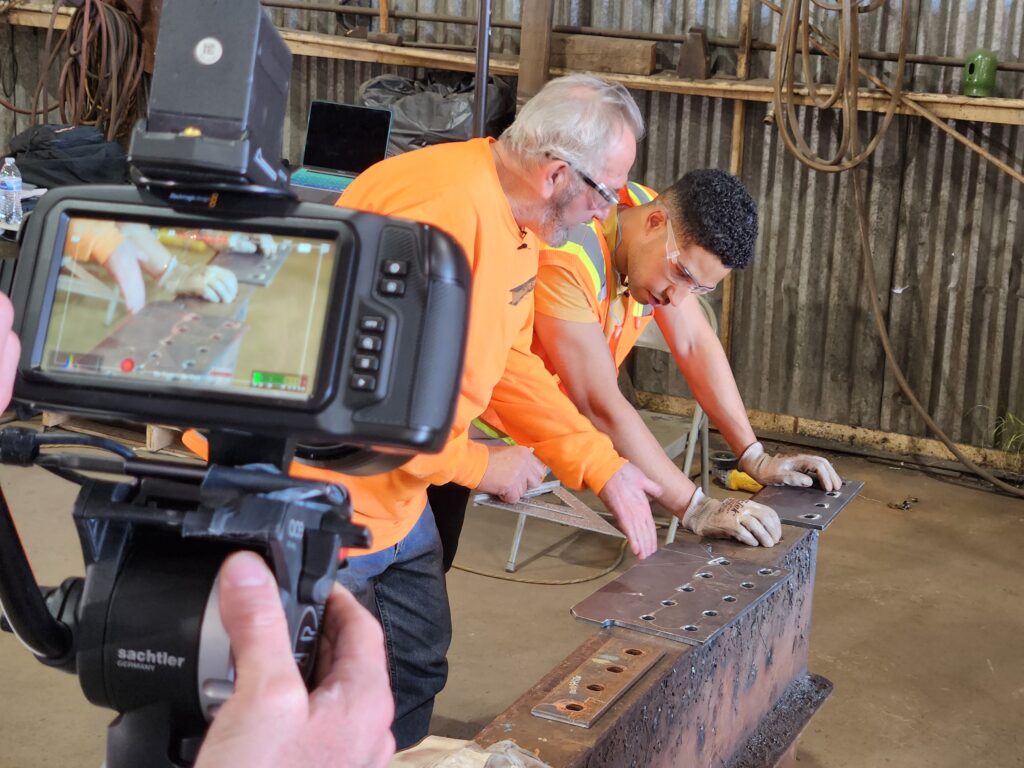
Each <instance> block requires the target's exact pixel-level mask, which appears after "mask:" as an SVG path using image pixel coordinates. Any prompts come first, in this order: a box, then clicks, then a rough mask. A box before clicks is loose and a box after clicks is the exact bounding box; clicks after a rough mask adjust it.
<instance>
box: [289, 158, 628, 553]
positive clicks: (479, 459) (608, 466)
mask: <svg viewBox="0 0 1024 768" xmlns="http://www.w3.org/2000/svg"><path fill="white" fill-rule="evenodd" d="M492 143H493V140H489V139H473V140H470V141H466V142H457V143H452V144H441V145H436V146H432V147H427V148H425V149H420V150H416V151H413V152H409V153H407V154H404V155H399V156H397V157H393V158H390V159H388V160H385V161H383V162H381V163H377V164H376V165H374V166H373V167H371V168H369V169H368V170H366V171H365V172H363V173H362V174H360V175H359V177H358V178H356V180H355V181H353V182H352V184H351V185H350V186H349V187H348V188H347V189H346V190H345V193H344V194H343V195H342V197H341V198H340V199H339V200H338V205H339V206H344V207H347V208H355V209H358V210H363V211H369V212H372V213H378V214H384V215H389V216H399V217H402V218H405V219H411V220H413V221H419V222H423V223H426V224H430V225H432V226H435V227H437V228H438V229H441V230H443V231H445V232H447V233H448V234H449V235H451V236H452V237H453V238H454V239H455V240H456V241H457V242H458V243H459V245H461V246H462V248H463V250H464V251H465V253H466V256H467V258H468V259H469V265H470V269H471V270H472V273H473V285H472V294H471V297H470V322H469V336H468V342H467V348H466V365H465V371H464V373H463V377H462V384H461V389H460V392H459V396H458V403H457V407H456V415H455V421H454V424H453V426H452V431H451V435H450V436H449V440H448V443H447V445H446V446H445V448H444V450H443V451H442V452H441V453H439V454H435V455H426V454H425V455H421V456H417V457H415V458H414V459H412V460H411V461H409V462H408V463H407V464H405V465H403V466H402V467H400V468H398V469H396V470H392V471H391V472H388V473H385V474H381V475H374V476H370V477H356V476H352V475H342V474H339V473H336V472H330V471H326V470H323V469H317V468H313V467H308V466H305V465H299V464H297V463H296V464H293V465H292V474H293V475H296V476H300V477H308V478H315V479H320V480H329V481H331V482H336V483H340V484H342V485H344V486H345V487H346V488H348V490H349V492H350V493H351V497H352V503H353V508H354V510H355V514H354V516H353V519H354V521H355V522H357V523H360V524H362V525H366V526H368V527H369V528H370V530H371V533H372V534H373V548H372V549H371V550H369V551H370V552H375V551H378V550H380V549H384V548H386V547H389V546H392V545H394V544H395V543H397V542H398V541H400V540H401V539H402V538H403V537H404V536H405V535H406V534H407V533H408V532H409V531H410V530H411V529H412V526H413V525H414V524H415V523H416V521H417V519H418V518H419V515H420V512H421V511H422V510H423V507H424V506H425V505H426V489H427V486H428V485H431V484H443V483H447V482H450V481H454V482H457V483H460V484H462V485H465V486H468V487H471V488H472V487H475V486H476V485H478V484H479V482H480V480H481V478H482V477H483V474H484V471H485V470H486V468H487V449H486V447H484V446H482V445H479V444H476V443H473V442H471V441H469V440H468V439H467V434H466V430H467V429H468V427H469V425H470V423H471V422H472V420H473V419H475V418H476V417H478V416H480V414H482V413H483V412H484V409H485V408H486V407H487V406H488V404H489V403H490V404H491V406H492V407H493V408H494V409H495V410H496V411H497V412H498V413H499V414H500V416H501V418H502V421H503V423H504V424H505V427H506V429H507V431H508V433H509V434H510V435H511V436H512V437H514V438H515V439H516V441H517V442H519V443H520V444H522V445H527V446H531V447H533V448H534V451H535V453H536V455H537V457H538V458H539V459H540V460H541V461H543V462H544V463H545V464H546V465H547V466H549V467H551V469H552V470H554V472H555V474H556V475H558V477H559V478H560V479H561V480H562V482H564V483H565V484H567V485H569V486H571V487H574V488H580V487H582V486H583V485H587V486H589V487H590V488H592V489H593V490H595V491H600V490H601V489H602V488H603V487H604V484H605V483H606V482H607V481H608V479H609V478H610V477H611V476H612V475H613V474H615V472H617V471H618V470H619V468H620V467H621V466H622V465H623V464H624V463H625V462H624V459H622V458H621V457H620V456H619V455H618V454H617V453H616V452H615V449H614V448H613V447H612V444H611V440H609V439H608V438H607V437H606V436H605V435H602V434H601V433H600V432H597V431H596V430H595V429H594V427H593V426H592V425H591V424H590V422H589V421H587V419H585V418H584V417H583V416H581V415H580V413H579V411H578V410H576V407H575V406H574V405H573V404H572V403H571V402H570V401H569V399H568V398H567V397H566V396H565V395H564V393H562V392H561V390H560V389H559V388H558V384H557V382H556V381H555V380H554V378H553V377H552V376H551V375H550V374H549V373H548V372H547V370H546V369H545V367H544V364H543V362H541V360H540V359H539V358H538V357H537V356H536V355H535V354H533V352H532V351H531V349H530V345H531V343H532V341H533V300H534V293H533V288H534V283H535V280H536V277H537V259H538V243H537V238H536V237H535V235H533V234H532V233H530V232H526V231H523V230H521V229H520V228H519V226H518V224H516V221H515V218H514V217H513V215H512V210H511V207H510V206H509V203H508V199H507V198H506V197H505V194H504V192H503V190H502V188H501V184H500V182H499V180H498V174H497V170H496V168H495V164H494V158H493V155H492V152H491V144H492Z"/></svg>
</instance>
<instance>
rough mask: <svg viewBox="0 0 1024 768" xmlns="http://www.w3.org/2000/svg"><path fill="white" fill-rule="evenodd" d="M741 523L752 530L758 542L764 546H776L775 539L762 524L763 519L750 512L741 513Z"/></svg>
mask: <svg viewBox="0 0 1024 768" xmlns="http://www.w3.org/2000/svg"><path fill="white" fill-rule="evenodd" d="M739 520H740V525H741V526H742V527H744V528H746V529H747V530H748V531H750V532H751V533H752V534H753V535H754V538H755V539H757V543H758V544H760V545H761V546H762V547H772V546H775V539H773V538H772V537H771V535H769V533H768V531H766V530H765V529H764V526H763V525H761V521H760V520H758V519H757V518H756V517H754V516H753V515H751V514H750V513H747V514H743V515H740V518H739Z"/></svg>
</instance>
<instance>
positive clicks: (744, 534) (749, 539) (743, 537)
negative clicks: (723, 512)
mask: <svg viewBox="0 0 1024 768" xmlns="http://www.w3.org/2000/svg"><path fill="white" fill-rule="evenodd" d="M732 536H733V538H734V539H736V541H738V542H740V543H741V544H746V545H747V546H748V547H756V546H757V539H755V538H754V536H753V534H751V533H750V531H748V530H747V529H746V528H745V527H744V526H743V516H742V515H741V516H740V517H738V518H737V519H736V527H735V530H733V533H732Z"/></svg>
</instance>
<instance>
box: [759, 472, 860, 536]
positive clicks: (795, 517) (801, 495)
mask: <svg viewBox="0 0 1024 768" xmlns="http://www.w3.org/2000/svg"><path fill="white" fill-rule="evenodd" d="M863 488H864V481H863V480H843V487H842V488H840V489H839V490H838V491H829V492H828V493H826V492H825V491H823V490H821V489H820V488H793V487H791V486H788V485H766V486H765V487H764V488H762V489H761V490H760V491H758V492H757V493H756V494H755V495H754V501H756V502H759V503H761V504H766V505H767V506H769V507H771V508H772V509H774V510H775V512H776V513H777V514H778V516H779V519H780V520H781V521H782V522H784V523H789V524H790V525H799V526H800V527H801V528H814V529H815V530H817V531H823V530H825V529H826V528H828V526H829V525H830V524H831V523H832V521H833V520H835V519H836V515H838V514H839V513H840V512H842V511H843V508H844V507H846V505H847V504H849V503H850V502H851V501H853V497H854V496H856V495H857V494H858V493H860V492H861V490H862V489H863Z"/></svg>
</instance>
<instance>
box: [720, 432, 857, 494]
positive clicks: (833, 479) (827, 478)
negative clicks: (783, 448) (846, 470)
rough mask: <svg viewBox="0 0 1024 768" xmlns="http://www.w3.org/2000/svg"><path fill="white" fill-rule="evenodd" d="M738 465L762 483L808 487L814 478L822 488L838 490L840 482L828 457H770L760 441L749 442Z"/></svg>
mask: <svg viewBox="0 0 1024 768" xmlns="http://www.w3.org/2000/svg"><path fill="white" fill-rule="evenodd" d="M739 467H740V469H742V470H743V471H744V472H746V473H747V474H748V475H750V476H751V477H752V478H754V479H755V480H757V482H759V483H760V484H761V485H795V486H799V487H803V488H809V487H810V486H811V485H813V484H814V480H813V479H812V476H814V477H817V479H818V485H820V486H821V487H822V489H823V490H825V491H837V490H839V489H840V488H841V487H842V485H843V481H842V480H841V479H840V478H839V474H838V473H837V472H836V470H835V468H834V467H833V466H832V465H831V464H830V463H829V461H828V460H827V459H823V458H822V457H821V456H808V455H806V454H798V455H796V456H772V455H771V454H770V453H765V450H764V446H763V445H761V443H754V444H752V445H751V446H750V447H749V448H747V450H745V451H744V452H743V455H742V456H740V460H739Z"/></svg>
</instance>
